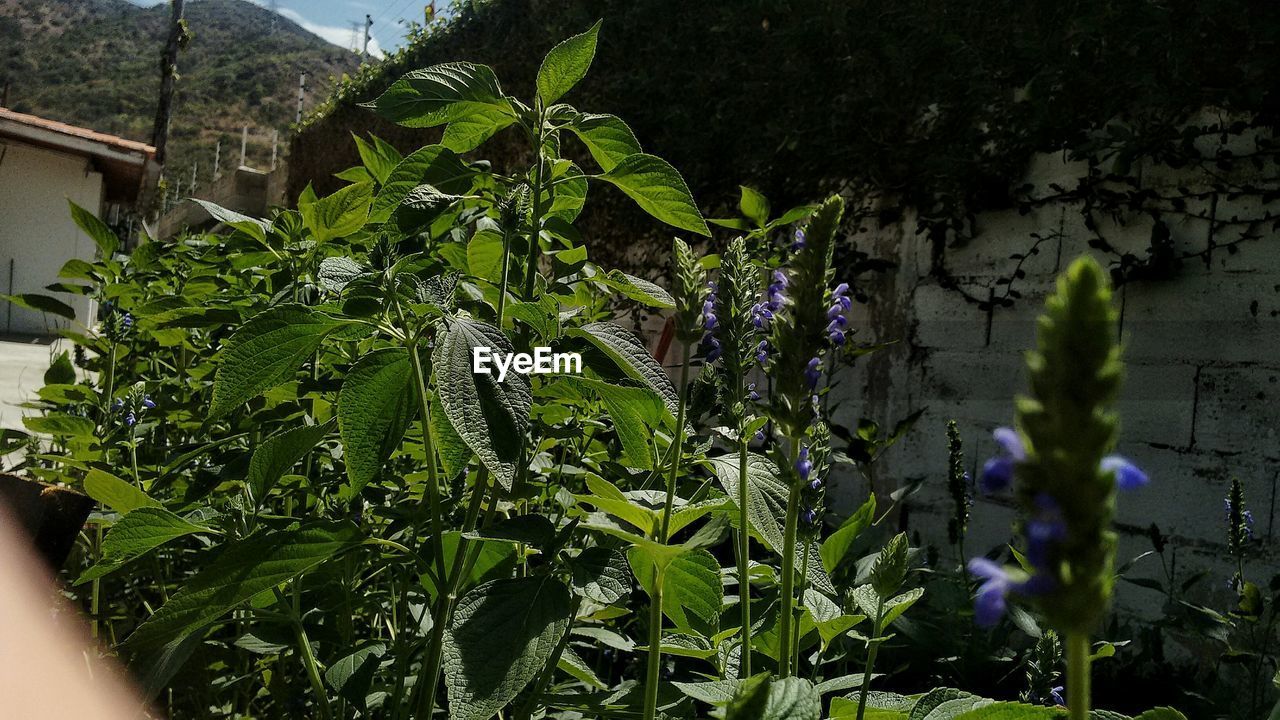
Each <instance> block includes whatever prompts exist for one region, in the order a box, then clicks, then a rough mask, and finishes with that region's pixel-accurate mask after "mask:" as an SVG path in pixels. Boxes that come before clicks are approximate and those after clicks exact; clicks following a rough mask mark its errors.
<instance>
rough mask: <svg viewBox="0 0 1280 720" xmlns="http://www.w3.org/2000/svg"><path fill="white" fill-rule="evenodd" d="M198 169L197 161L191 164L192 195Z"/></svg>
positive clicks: (194, 189)
mask: <svg viewBox="0 0 1280 720" xmlns="http://www.w3.org/2000/svg"><path fill="white" fill-rule="evenodd" d="M199 169H200V162H199V161H198V160H197V161H196V162H193V163H191V194H192V195H194V194H195V193H196V171H197V170H199Z"/></svg>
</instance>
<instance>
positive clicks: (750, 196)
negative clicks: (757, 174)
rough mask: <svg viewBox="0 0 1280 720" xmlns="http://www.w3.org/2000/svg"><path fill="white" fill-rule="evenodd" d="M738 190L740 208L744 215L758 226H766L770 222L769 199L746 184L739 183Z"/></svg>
mask: <svg viewBox="0 0 1280 720" xmlns="http://www.w3.org/2000/svg"><path fill="white" fill-rule="evenodd" d="M738 191H739V198H738V210H740V211H741V212H742V216H743V217H745V218H746V219H748V220H750V221H751V222H753V223H755V225H756V227H760V228H762V227H764V226H765V224H766V223H768V222H769V200H768V199H767V198H766V197H765V196H764V195H761V194H760V193H759V192H757V191H755V190H753V189H751V188H749V187H747V186H746V185H739V186H738Z"/></svg>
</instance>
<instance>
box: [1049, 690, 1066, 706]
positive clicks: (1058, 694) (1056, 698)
mask: <svg viewBox="0 0 1280 720" xmlns="http://www.w3.org/2000/svg"><path fill="white" fill-rule="evenodd" d="M1062 692H1063V687H1062V686H1061V685H1058V686H1057V687H1053V688H1049V697H1050V698H1053V702H1054V704H1055V705H1058V706H1061V707H1066V705H1067V701H1066V700H1063V699H1062Z"/></svg>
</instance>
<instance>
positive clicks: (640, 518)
mask: <svg viewBox="0 0 1280 720" xmlns="http://www.w3.org/2000/svg"><path fill="white" fill-rule="evenodd" d="M587 489H588V490H590V491H591V493H592V494H590V495H575V496H574V497H575V498H577V500H578V502H584V503H587V504H589V505H594V506H595V507H596V508H598V509H599V510H601V511H603V512H606V513H609V514H610V515H613V516H614V517H617V518H619V519H620V520H623V521H624V522H627V523H630V524H631V525H634V526H635V527H636V529H638V530H639V531H640V532H641V534H643V535H644V536H645V537H648V536H650V535H653V531H654V528H656V527H657V523H658V514H657V513H656V512H654V511H653V510H650V509H649V508H647V507H643V506H641V505H640V504H638V503H635V502H632V500H631V498H629V497H627V496H626V495H625V494H623V492H622V491H621V490H619V489H618V487H617V486H616V485H614V484H613V483H611V482H609V481H608V480H605V479H604V478H602V477H600V476H599V475H596V474H594V473H589V474H588V475H587Z"/></svg>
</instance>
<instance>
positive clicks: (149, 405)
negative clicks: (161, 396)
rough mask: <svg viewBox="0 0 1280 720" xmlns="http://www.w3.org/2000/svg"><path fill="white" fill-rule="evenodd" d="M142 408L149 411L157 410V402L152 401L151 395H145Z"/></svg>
mask: <svg viewBox="0 0 1280 720" xmlns="http://www.w3.org/2000/svg"><path fill="white" fill-rule="evenodd" d="M142 407H144V408H146V409H148V410H155V409H156V401H155V400H152V399H151V396H150V395H144V396H143V397H142Z"/></svg>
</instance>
